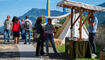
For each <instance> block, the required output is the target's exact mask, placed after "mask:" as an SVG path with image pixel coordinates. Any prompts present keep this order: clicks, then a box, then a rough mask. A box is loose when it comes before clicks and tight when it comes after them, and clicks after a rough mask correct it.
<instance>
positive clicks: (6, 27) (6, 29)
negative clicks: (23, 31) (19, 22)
mask: <svg viewBox="0 0 105 60" xmlns="http://www.w3.org/2000/svg"><path fill="white" fill-rule="evenodd" d="M11 25H12V22H11V20H10V16H7V19H6V20H5V22H4V43H5V42H6V40H7V42H9V40H10V31H11Z"/></svg>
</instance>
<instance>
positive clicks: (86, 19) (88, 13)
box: [82, 13, 91, 26]
mask: <svg viewBox="0 0 105 60" xmlns="http://www.w3.org/2000/svg"><path fill="white" fill-rule="evenodd" d="M90 15H91V13H88V15H87V17H86V19H85V20H84V21H83V23H82V26H83V25H84V24H85V23H86V21H87V20H88V19H89V17H90Z"/></svg>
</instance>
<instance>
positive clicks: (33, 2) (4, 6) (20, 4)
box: [0, 0, 105, 26]
mask: <svg viewBox="0 0 105 60" xmlns="http://www.w3.org/2000/svg"><path fill="white" fill-rule="evenodd" d="M46 1H47V0H0V23H1V24H0V26H1V25H3V23H2V22H4V20H5V18H6V16H7V15H10V16H11V19H12V17H13V16H21V15H23V14H24V13H26V12H27V11H29V10H30V9H31V8H39V9H45V8H46ZM59 1H62V0H51V10H59V11H62V10H61V8H57V7H56V4H57V3H58V2H59ZM72 1H77V2H83V3H87V4H91V5H99V4H101V3H104V2H105V0H72Z"/></svg>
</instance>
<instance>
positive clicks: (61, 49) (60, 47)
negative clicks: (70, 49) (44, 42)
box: [56, 44, 65, 53]
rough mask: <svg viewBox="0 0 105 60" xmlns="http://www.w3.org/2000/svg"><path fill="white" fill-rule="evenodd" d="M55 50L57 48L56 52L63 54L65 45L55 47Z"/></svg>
mask: <svg viewBox="0 0 105 60" xmlns="http://www.w3.org/2000/svg"><path fill="white" fill-rule="evenodd" d="M56 48H57V50H58V51H59V52H61V53H64V52H65V45H64V44H63V45H61V46H57V47H56Z"/></svg>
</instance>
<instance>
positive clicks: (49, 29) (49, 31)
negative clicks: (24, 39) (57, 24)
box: [45, 19, 57, 54]
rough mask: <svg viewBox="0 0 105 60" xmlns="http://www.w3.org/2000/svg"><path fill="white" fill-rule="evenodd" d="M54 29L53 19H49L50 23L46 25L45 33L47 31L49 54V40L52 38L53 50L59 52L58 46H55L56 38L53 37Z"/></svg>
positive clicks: (47, 50)
mask: <svg viewBox="0 0 105 60" xmlns="http://www.w3.org/2000/svg"><path fill="white" fill-rule="evenodd" d="M53 30H54V27H53V25H52V19H48V23H47V24H46V26H45V33H46V39H47V40H46V52H47V54H48V53H49V49H48V42H49V40H50V42H51V45H52V47H53V50H54V52H55V53H57V51H56V48H55V43H54V38H53Z"/></svg>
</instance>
